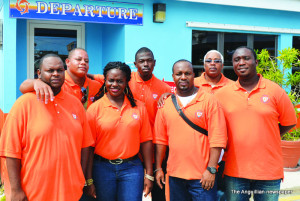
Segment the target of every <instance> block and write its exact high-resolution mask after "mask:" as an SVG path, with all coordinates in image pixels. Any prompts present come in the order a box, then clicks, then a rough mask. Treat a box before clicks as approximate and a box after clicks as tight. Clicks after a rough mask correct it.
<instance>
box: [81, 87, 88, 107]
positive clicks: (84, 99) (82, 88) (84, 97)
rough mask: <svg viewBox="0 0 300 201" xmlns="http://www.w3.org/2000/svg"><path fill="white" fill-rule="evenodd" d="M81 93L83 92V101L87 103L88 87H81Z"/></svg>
mask: <svg viewBox="0 0 300 201" xmlns="http://www.w3.org/2000/svg"><path fill="white" fill-rule="evenodd" d="M81 93H82V97H81V103H85V102H86V100H87V93H86V88H84V87H81Z"/></svg>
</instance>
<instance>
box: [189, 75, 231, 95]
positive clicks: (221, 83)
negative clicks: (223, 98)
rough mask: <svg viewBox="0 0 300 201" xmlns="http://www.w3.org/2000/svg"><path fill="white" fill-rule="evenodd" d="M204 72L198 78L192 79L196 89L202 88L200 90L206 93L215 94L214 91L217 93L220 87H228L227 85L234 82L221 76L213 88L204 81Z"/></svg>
mask: <svg viewBox="0 0 300 201" xmlns="http://www.w3.org/2000/svg"><path fill="white" fill-rule="evenodd" d="M204 76H205V72H203V73H202V74H201V76H200V77H196V78H195V79H194V85H195V86H196V87H202V89H204V90H205V91H206V92H208V93H211V94H214V93H216V91H218V90H219V89H221V88H222V87H224V86H226V85H228V84H233V83H234V81H232V80H231V79H228V78H227V77H225V76H224V75H223V74H222V77H221V79H220V81H219V82H218V83H217V84H216V85H215V86H213V87H212V86H211V85H210V84H209V83H208V82H207V81H206V79H205V77H204Z"/></svg>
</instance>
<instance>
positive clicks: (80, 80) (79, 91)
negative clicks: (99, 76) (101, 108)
mask: <svg viewBox="0 0 300 201" xmlns="http://www.w3.org/2000/svg"><path fill="white" fill-rule="evenodd" d="M66 65H67V70H66V71H65V83H64V85H63V88H64V90H65V91H66V92H68V93H71V94H72V95H74V96H76V97H77V98H78V99H79V100H81V103H82V104H83V106H84V108H85V109H87V108H88V107H89V106H90V105H91V104H92V103H93V100H94V96H95V95H96V94H97V92H98V91H99V89H100V88H101V86H102V84H103V82H100V83H99V82H97V81H94V80H91V79H90V78H88V77H87V76H86V75H87V72H88V70H89V57H88V54H87V52H86V51H85V50H84V49H82V48H75V49H73V50H71V51H70V52H69V56H68V58H67V59H66ZM20 91H21V92H22V93H26V92H30V91H35V92H36V95H37V98H38V99H40V100H41V101H44V99H45V103H46V104H47V103H48V100H49V99H50V100H51V101H53V100H54V95H53V92H52V90H51V87H50V86H48V85H47V84H45V83H44V82H42V81H41V80H39V79H35V80H32V79H28V80H25V81H24V82H23V83H22V84H21V86H20Z"/></svg>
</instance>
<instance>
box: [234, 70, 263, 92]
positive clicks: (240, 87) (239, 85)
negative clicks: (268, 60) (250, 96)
mask: <svg viewBox="0 0 300 201" xmlns="http://www.w3.org/2000/svg"><path fill="white" fill-rule="evenodd" d="M257 75H258V76H259V80H258V83H257V85H256V87H254V89H253V90H256V89H264V88H266V82H265V80H264V78H263V76H262V75H261V74H259V73H258V74H257ZM232 86H233V88H234V90H235V91H237V90H239V89H243V90H244V88H243V87H242V86H241V84H240V82H239V79H238V80H237V81H236V82H235V83H234V84H233V85H232ZM253 90H252V91H253Z"/></svg>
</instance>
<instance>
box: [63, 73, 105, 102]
mask: <svg viewBox="0 0 300 201" xmlns="http://www.w3.org/2000/svg"><path fill="white" fill-rule="evenodd" d="M102 84H103V82H100V83H99V82H97V81H95V80H91V79H90V78H88V77H86V78H85V82H84V85H83V87H84V88H86V89H87V87H88V91H89V92H88V102H87V106H86V107H87V108H88V107H89V106H90V105H91V104H92V103H93V101H94V96H95V95H96V94H97V93H98V91H99V89H100V88H101V86H102ZM63 88H64V90H65V91H67V92H69V93H71V94H72V95H74V96H76V97H77V98H78V99H79V100H80V101H81V98H82V92H81V88H80V86H78V85H77V84H75V82H74V81H73V80H72V78H71V77H70V75H69V73H68V71H65V83H64V85H63Z"/></svg>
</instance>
